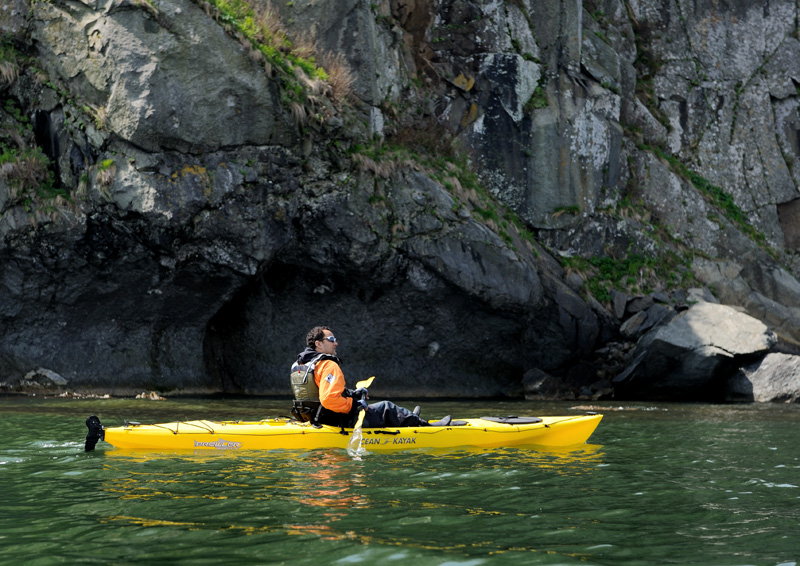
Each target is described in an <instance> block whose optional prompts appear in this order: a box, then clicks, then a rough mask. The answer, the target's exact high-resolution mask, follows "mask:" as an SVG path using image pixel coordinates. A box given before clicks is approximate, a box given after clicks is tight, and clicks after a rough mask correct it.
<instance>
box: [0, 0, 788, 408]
mask: <svg viewBox="0 0 800 566" xmlns="http://www.w3.org/2000/svg"><path fill="white" fill-rule="evenodd" d="M796 16H797V6H796V4H795V2H793V1H788V0H786V1H770V2H766V3H761V4H759V5H758V6H755V5H751V3H748V2H744V1H733V2H727V3H720V2H717V1H716V0H703V1H693V2H688V1H685V0H678V1H675V0H639V1H632V0H631V1H621V0H604V1H600V0H597V1H588V0H585V1H582V2H581V1H578V2H563V1H560V0H508V1H506V2H502V1H492V2H478V1H470V0H391V1H389V0H384V1H381V2H372V3H367V2H364V1H361V0H336V1H332V0H328V1H325V2H319V1H314V0H295V1H293V2H273V3H272V4H270V3H269V2H266V1H262V0H252V1H248V2H245V1H239V2H233V1H230V0H209V1H203V2H193V1H191V0H80V1H78V0H52V1H49V2H28V1H26V0H11V1H9V2H6V3H4V5H3V6H2V20H1V22H2V23H0V33H2V34H3V35H2V51H0V95H2V97H3V106H2V108H0V143H1V144H2V150H3V155H2V158H1V159H0V213H2V216H0V236H2V240H1V241H0V289H2V293H1V294H0V336H1V337H2V339H1V340H0V376H2V377H3V378H4V379H6V380H12V381H13V379H14V378H19V379H22V378H23V376H26V375H31V374H30V372H32V371H34V370H36V371H39V374H46V373H47V372H51V374H54V375H56V376H58V378H59V379H64V380H66V383H67V384H68V386H69V387H72V388H78V389H83V390H92V389H95V390H102V391H116V392H120V393H124V392H131V391H139V390H141V389H142V388H147V389H159V390H178V391H183V392H208V391H225V392H245V393H265V394H288V386H287V368H288V365H289V364H290V363H291V361H292V359H293V357H294V355H295V354H296V352H297V351H299V350H300V349H301V348H302V346H303V341H304V336H305V332H306V331H307V330H308V329H309V328H310V327H311V326H314V325H316V324H328V325H330V326H332V327H333V329H334V330H335V333H336V335H337V336H338V337H339V338H340V341H341V347H340V354H342V357H343V358H344V361H345V368H344V369H345V373H346V375H347V376H348V377H349V378H350V379H360V378H363V377H366V376H368V375H372V374H376V375H378V377H379V380H378V381H376V387H375V392H376V394H377V395H409V396H412V395H413V396H422V395H429V396H436V395H438V396H500V395H508V396H521V395H523V394H524V391H525V390H526V389H527V388H528V386H527V385H525V383H524V382H523V380H524V379H525V381H526V382H528V383H529V382H530V380H531V379H534V378H536V376H537V375H539V376H540V377H541V376H542V375H543V376H546V377H547V379H550V380H551V381H555V382H556V383H558V387H557V388H556V389H557V390H559V391H561V392H562V396H569V395H576V394H582V395H586V396H594V397H597V396H611V395H613V394H614V389H615V387H616V386H619V384H620V383H623V382H622V381H619V382H616V383H617V385H615V382H614V381H613V378H614V376H615V375H617V374H618V373H620V372H622V370H623V369H624V368H625V367H626V364H627V363H628V358H627V357H626V356H627V355H628V354H629V353H631V352H633V351H634V349H633V347H632V344H633V342H634V341H635V340H637V339H639V337H641V336H642V335H644V333H645V331H646V330H647V329H648V328H650V327H653V326H654V325H657V324H661V323H666V322H668V321H669V320H671V316H667V315H668V314H669V312H672V311H674V310H675V309H677V310H681V309H683V308H686V307H687V306H689V305H690V304H691V301H688V302H687V297H689V295H687V293H686V290H687V289H689V288H693V287H702V286H706V287H708V288H709V289H710V290H711V291H712V292H713V294H714V295H715V296H716V298H717V299H718V300H719V301H721V302H722V303H724V304H727V305H733V306H737V307H740V308H741V309H742V310H744V312H746V313H747V314H748V315H750V316H751V317H754V318H756V319H758V320H760V321H762V322H763V323H764V324H765V325H767V326H768V327H769V328H770V329H771V331H774V333H775V335H776V336H777V339H778V345H779V346H778V347H780V348H782V349H784V350H786V351H792V350H794V349H796V348H797V346H798V344H800V283H798V281H797V279H796V277H797V275H798V274H799V273H800V262H799V261H798V259H797V257H798V256H797V251H798V249H800V235H798V229H797V226H798V224H799V223H800V204H798V203H800V192H798V183H800V167H797V165H798V163H797V160H798V159H799V158H800V145H798V139H800V138H798V134H797V132H798V131H800V113H798V107H799V105H800V95H798V86H797V85H798V81H800V64H799V63H798V61H800V58H798V56H797V55H798V50H799V49H800V41H799V40H798V32H797V28H796V21H797V17H796ZM653 297H657V298H658V299H659V300H658V301H657V302H658V303H659V305H661V306H660V307H658V308H650V307H649V306H648V308H649V309H650V310H645V308H644V307H636V308H634V307H633V305H634V303H635V302H636V301H640V302H641V301H644V300H650V302H651V303H652V302H653V299H652V298H653ZM638 313H649V314H638ZM634 317H636V318H634ZM648 317H649V318H648ZM648 320H649V322H648ZM642 325H644V326H642ZM620 343H627V344H628V345H627V346H620V347H617V348H612V349H611V350H609V345H611V344H620ZM612 350H613V355H612V354H609V353H608V352H611V351H612ZM604 352H605V354H604ZM625 352H627V353H628V354H625ZM612 357H616V358H619V359H617V362H618V363H615V364H610V363H609V359H610V358H612ZM728 365H729V364H728ZM726 367H727V365H726ZM37 368H39V370H37ZM629 369H631V372H633V368H632V367H631V368H629ZM736 369H737V368H736V367H730V368H728V371H729V374H730V375H733V372H735V371H736ZM40 370H41V371H40ZM532 372H533V373H532ZM631 372H629V374H628V375H631V374H632V373H631ZM536 379H538V381H537V383H542V382H543V380H542V379H539V378H536ZM716 382H719V383H720V387H723V386H724V383H722V382H724V379H722V380H720V378H719V376H716V375H715V383H716Z"/></svg>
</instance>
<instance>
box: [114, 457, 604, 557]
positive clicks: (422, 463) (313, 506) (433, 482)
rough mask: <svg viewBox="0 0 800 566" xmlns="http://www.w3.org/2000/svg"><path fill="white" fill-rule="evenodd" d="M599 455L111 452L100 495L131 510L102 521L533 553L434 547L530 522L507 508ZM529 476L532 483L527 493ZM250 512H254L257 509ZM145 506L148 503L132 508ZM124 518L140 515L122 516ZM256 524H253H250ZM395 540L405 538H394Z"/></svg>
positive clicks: (526, 547) (488, 544) (592, 464)
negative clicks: (463, 526)
mask: <svg viewBox="0 0 800 566" xmlns="http://www.w3.org/2000/svg"><path fill="white" fill-rule="evenodd" d="M603 457H604V452H603V447H602V446H600V445H583V446H579V447H575V448H573V449H560V450H551V451H548V452H542V451H536V450H529V449H519V448H503V449H485V448H463V449H459V450H444V449H438V450H420V451H414V452H411V453H375V454H370V455H368V457H366V458H365V459H363V460H362V459H360V458H358V459H353V458H351V457H350V456H349V455H348V454H347V453H346V451H331V450H319V451H311V452H301V451H297V452H293V451H271V452H255V451H254V452H249V453H242V452H239V453H231V452H223V453H209V452H208V451H194V452H183V453H178V452H173V453H148V452H141V451H127V450H109V451H107V452H105V454H104V455H103V468H104V470H105V472H106V474H105V476H106V478H107V479H106V481H105V482H104V483H103V487H102V489H103V491H104V492H106V493H107V494H108V495H109V496H111V497H113V498H116V499H118V500H119V501H121V502H129V503H133V506H130V505H128V504H126V505H125V508H126V510H127V512H126V513H124V514H122V513H114V514H109V515H107V516H104V517H102V518H101V519H100V520H101V522H102V523H107V524H125V525H129V526H138V527H149V528H153V527H171V528H179V529H186V530H205V529H209V528H212V529H224V530H226V531H231V532H233V531H236V532H240V533H245V534H255V533H274V534H279V533H282V534H284V535H286V536H291V537H313V538H319V539H322V540H327V541H347V542H348V544H349V543H357V544H359V545H376V544H377V545H381V546H389V547H392V546H397V545H400V546H404V547H414V548H419V549H425V550H437V551H453V550H457V549H465V548H473V549H477V548H483V549H486V550H490V551H491V552H492V553H495V554H498V553H506V552H511V551H515V552H518V551H526V552H529V551H532V550H534V547H533V546H531V545H530V544H527V543H526V544H523V543H522V542H521V541H518V542H516V543H515V544H514V545H502V544H500V545H498V544H497V543H496V542H494V538H495V537H496V535H495V534H492V532H493V531H492V530H490V531H488V532H487V533H485V534H484V535H478V534H477V533H472V532H470V531H469V530H467V531H463V532H462V533H461V534H460V535H457V536H455V537H445V539H444V540H443V539H442V537H441V532H442V531H441V529H447V528H450V527H452V526H454V525H455V524H458V523H460V522H462V521H466V522H467V523H470V524H471V523H473V522H475V521H477V520H486V519H488V520H491V521H493V522H495V523H497V525H498V527H500V528H508V526H507V524H508V523H510V524H514V525H517V524H518V523H520V522H523V523H524V522H525V521H530V520H531V519H530V510H528V509H525V508H520V507H518V506H517V505H515V503H514V501H515V498H518V497H525V493H530V490H531V488H533V487H535V489H547V488H548V484H550V483H552V482H557V481H559V480H558V478H560V477H574V478H578V477H582V476H587V477H588V476H591V475H592V474H593V473H596V472H597V470H598V468H599V467H602V465H603ZM536 470H539V473H540V474H542V475H541V477H539V479H538V480H537V481H536V482H534V484H531V477H532V476H531V474H532V473H535V472H536ZM536 484H539V485H536ZM487 486H491V490H494V491H496V490H498V489H500V490H501V491H502V492H503V493H504V496H503V497H502V498H500V499H498V498H496V497H488V498H487V497H485V496H484V495H485V493H486V492H485V489H486V488H487ZM259 502H260V503H262V504H263V507H258V503H259ZM143 503H148V505H147V506H144V505H139V504H143ZM212 504H216V505H214V506H213V511H209V513H208V514H207V515H205V516H203V515H201V516H198V515H197V514H196V512H194V511H193V512H192V514H188V513H184V510H188V509H190V508H191V509H193V510H196V509H197V507H198V505H200V506H203V507H206V506H210V505H212ZM228 506H231V507H235V508H236V511H235V512H234V514H233V515H234V516H233V517H232V518H231V519H232V520H231V522H226V521H225V520H224V517H225V516H226V515H227V513H226V511H225V510H226V508H227V507H228ZM242 506H245V507H246V508H248V509H250V510H251V512H252V513H245V514H244V516H247V517H248V518H247V519H246V520H243V513H242ZM132 509H137V510H138V511H139V512H138V513H137V514H132V513H131V512H130V511H131V510H132ZM209 509H212V507H209ZM265 510H267V511H268V512H267V513H265ZM365 513H375V514H376V515H375V516H376V519H378V522H377V523H376V522H374V521H373V520H369V521H367V523H366V524H365V522H364V514H365ZM259 516H260V517H261V519H257V518H256V517H259ZM503 525H506V526H503ZM515 528H516V529H519V528H520V527H519V525H517V526H516V527H515ZM401 532H403V533H413V534H406V535H405V536H400V533H401ZM398 537H399V538H398ZM476 537H477V539H481V540H477V539H476Z"/></svg>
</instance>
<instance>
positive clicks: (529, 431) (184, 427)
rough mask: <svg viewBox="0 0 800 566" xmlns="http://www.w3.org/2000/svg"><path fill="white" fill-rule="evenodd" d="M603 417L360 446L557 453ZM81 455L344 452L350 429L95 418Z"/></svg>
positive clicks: (368, 433) (452, 430)
mask: <svg viewBox="0 0 800 566" xmlns="http://www.w3.org/2000/svg"><path fill="white" fill-rule="evenodd" d="M602 418H603V416H602V415H597V414H589V415H577V416H559V417H541V418H537V417H481V418H474V419H463V420H459V421H452V424H451V426H445V427H439V426H436V427H406V428H397V427H387V428H366V429H362V431H361V432H362V434H363V440H362V445H363V446H364V448H366V449H367V450H369V451H373V450H374V451H397V450H410V449H415V448H455V447H459V446H475V447H484V448H496V447H506V446H542V447H548V448H558V447H565V446H574V445H576V444H583V443H585V442H586V441H587V440H588V439H589V437H590V436H591V435H592V433H593V432H594V430H595V429H596V428H597V425H598V424H599V423H600V420H601V419H602ZM86 425H87V426H88V427H89V433H88V434H87V436H86V445H85V448H86V451H90V450H93V449H94V447H95V445H96V444H97V442H98V440H105V441H106V442H108V443H109V444H111V445H112V446H115V447H117V448H122V449H129V450H154V451H158V450H277V449H285V450H295V449H296V450H314V449H320V448H340V449H346V448H347V445H348V441H349V440H350V435H351V434H352V432H353V429H344V432H343V431H342V429H340V428H338V427H332V426H326V425H322V426H319V425H317V426H314V425H312V424H310V423H305V422H299V421H295V420H290V419H285V418H279V419H265V420H261V421H252V422H242V421H208V420H195V421H181V422H171V423H161V424H149V425H143V424H138V423H126V424H125V425H124V426H117V427H108V428H106V427H103V426H102V424H101V423H100V419H98V418H97V417H96V416H94V415H93V416H91V417H89V418H88V419H86Z"/></svg>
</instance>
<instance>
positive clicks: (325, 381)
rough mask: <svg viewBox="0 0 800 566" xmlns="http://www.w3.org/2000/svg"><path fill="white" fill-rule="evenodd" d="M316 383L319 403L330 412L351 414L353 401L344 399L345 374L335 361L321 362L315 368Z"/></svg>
mask: <svg viewBox="0 0 800 566" xmlns="http://www.w3.org/2000/svg"><path fill="white" fill-rule="evenodd" d="M314 381H316V382H317V387H319V401H320V403H322V406H323V407H325V408H326V409H328V410H329V411H334V412H337V413H349V412H350V409H352V408H353V399H352V398H350V397H342V393H343V392H344V389H345V382H344V374H343V373H342V369H341V368H340V367H339V364H337V363H336V362H334V361H333V360H320V361H318V362H317V364H316V365H315V366H314Z"/></svg>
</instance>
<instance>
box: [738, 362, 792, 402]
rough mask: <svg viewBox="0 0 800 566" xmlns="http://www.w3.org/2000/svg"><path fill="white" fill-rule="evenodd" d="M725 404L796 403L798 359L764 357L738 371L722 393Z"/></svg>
mask: <svg viewBox="0 0 800 566" xmlns="http://www.w3.org/2000/svg"><path fill="white" fill-rule="evenodd" d="M725 398H726V400H728V401H738V402H742V401H745V402H746V401H757V402H764V403H770V402H772V403H775V402H783V403H797V402H798V400H800V357H798V356H791V355H788V354H780V353H774V354H768V355H767V356H765V357H764V359H762V360H759V361H758V362H756V363H753V364H749V365H746V366H744V367H743V368H741V369H740V370H739V371H738V372H737V373H736V375H735V376H734V377H733V378H732V379H731V380H730V381H729V382H728V384H727V386H726V389H725Z"/></svg>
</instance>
